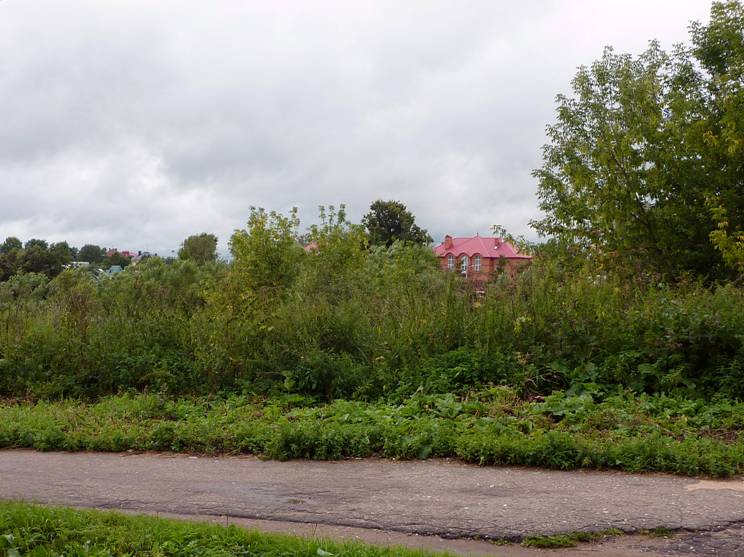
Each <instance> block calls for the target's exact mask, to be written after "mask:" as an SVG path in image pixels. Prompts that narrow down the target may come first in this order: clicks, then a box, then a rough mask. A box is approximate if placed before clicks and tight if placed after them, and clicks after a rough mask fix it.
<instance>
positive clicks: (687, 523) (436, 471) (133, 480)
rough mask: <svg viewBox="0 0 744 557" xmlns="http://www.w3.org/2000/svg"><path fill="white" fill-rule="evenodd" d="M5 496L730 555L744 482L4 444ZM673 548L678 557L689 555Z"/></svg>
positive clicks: (1, 484) (0, 489) (742, 512)
mask: <svg viewBox="0 0 744 557" xmlns="http://www.w3.org/2000/svg"><path fill="white" fill-rule="evenodd" d="M0 499H20V500H26V501H35V502H40V503H54V504H61V505H70V506H78V507H96V508H110V509H121V510H126V511H131V512H143V513H153V514H154V513H163V514H172V515H179V516H182V515H190V516H201V517H215V518H216V519H217V520H222V518H220V517H225V518H224V519H225V520H229V519H228V518H227V517H232V520H233V521H237V520H243V521H247V522H250V521H251V520H253V521H263V522H267V523H268V522H276V523H277V524H279V523H282V524H297V525H301V524H311V525H315V526H314V528H318V525H319V526H320V527H326V528H331V529H332V528H342V529H343V528H351V529H356V530H360V529H364V530H370V529H371V530H370V531H377V532H386V533H389V534H391V535H392V533H399V534H401V535H410V534H417V535H436V536H440V537H444V538H481V539H504V538H505V539H512V540H516V539H519V538H521V537H522V536H525V535H548V534H555V533H561V532H570V531H577V530H585V531H588V530H605V529H608V528H619V529H621V530H623V531H625V532H637V531H639V530H650V529H654V528H657V527H664V528H671V529H685V530H692V531H696V532H698V533H695V534H689V535H687V538H685V536H681V537H678V538H677V539H676V540H673V542H674V543H678V544H684V543H686V542H685V540H686V539H692V538H690V536H693V535H695V536H698V538H699V537H700V536H708V537H709V538H710V540H714V541H715V540H718V541H717V542H716V543H718V544H719V545H720V544H724V545H725V544H728V545H727V546H726V547H729V548H733V551H736V550H737V541H736V539H737V538H744V529H741V528H740V527H741V525H744V479H734V480H726V481H714V480H700V479H694V478H683V477H676V476H669V475H663V474H624V473H619V472H592V471H575V472H559V471H549V470H539V469H528V468H497V467H477V466H472V465H468V464H463V463H459V462H455V461H445V460H427V461H413V462H411V461H407V462H401V461H390V460H376V459H364V460H348V461H338V462H319V461H291V462H275V461H262V460H259V459H256V458H253V457H204V456H200V457H194V456H185V455H171V454H168V455H163V454H106V453H55V452H51V453H39V452H34V451H27V450H11V451H0ZM285 530H286V529H285ZM329 531H331V530H329ZM716 531H723V532H724V533H723V534H721V533H716ZM701 532H702V533H701ZM732 532H733V534H732ZM331 533H332V531H331ZM393 537H394V536H393ZM701 539H702V538H701ZM721 539H723V542H721V541H720V540H721ZM732 540H733V541H732ZM741 541H742V545H741V547H740V549H741V552H742V553H741V554H744V539H743V540H741ZM393 543H399V542H396V541H393ZM633 543H635V542H633ZM671 543H672V542H670V543H669V544H667V546H668V547H670V548H672V550H673V551H674V554H680V553H684V551H685V549H684V547H682V546H681V545H680V546H679V547H677V548H676V550H675V549H674V546H673V545H670V544H671ZM701 543H702V542H701ZM625 545H628V543H625ZM631 545H632V544H631ZM657 545H658V544H657ZM654 547H655V549H656V550H659V551H661V549H659V548H660V547H661V546H658V547H657V546H654ZM690 547H692V546H690ZM721 547H723V546H721ZM445 548H447V547H445ZM700 548H702V549H701V550H700V551H696V552H695V553H697V554H700V553H705V551H703V549H705V547H704V544H703V545H700ZM471 549H473V548H472V547H471ZM648 549H651V548H650V546H649V548H647V550H648ZM662 549H663V548H662ZM455 550H456V549H455ZM672 550H670V551H672ZM475 552H476V553H477V551H475ZM501 553H502V554H503V553H504V552H503V551H501ZM604 553H605V554H609V553H607V552H604ZM617 554H618V555H620V554H621V553H617ZM622 554H623V555H625V554H628V555H630V554H631V553H622ZM634 554H635V553H634ZM646 554H648V553H646ZM711 554H714V553H711ZM717 554H721V555H722V554H724V552H719V553H717ZM731 555H739V553H731Z"/></svg>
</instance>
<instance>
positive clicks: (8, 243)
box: [0, 236, 23, 253]
mask: <svg viewBox="0 0 744 557" xmlns="http://www.w3.org/2000/svg"><path fill="white" fill-rule="evenodd" d="M20 249H23V244H22V243H21V241H20V240H19V239H18V238H16V237H15V236H8V237H7V238H5V241H4V242H3V243H2V244H0V253H10V252H11V251H13V250H20Z"/></svg>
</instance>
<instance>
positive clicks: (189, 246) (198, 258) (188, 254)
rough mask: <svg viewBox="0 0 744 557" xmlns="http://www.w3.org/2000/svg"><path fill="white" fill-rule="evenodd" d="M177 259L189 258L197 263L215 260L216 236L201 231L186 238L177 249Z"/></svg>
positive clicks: (202, 263) (201, 263)
mask: <svg viewBox="0 0 744 557" xmlns="http://www.w3.org/2000/svg"><path fill="white" fill-rule="evenodd" d="M178 257H179V259H190V260H192V261H193V262H194V263H196V264H197V265H204V264H205V263H209V262H211V261H216V260H217V236H215V235H214V234H209V233H207V232H202V233H201V234H194V235H192V236H189V237H188V238H186V239H185V240H184V241H183V243H182V244H181V249H179V250H178Z"/></svg>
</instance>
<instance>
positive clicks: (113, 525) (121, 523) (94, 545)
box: [0, 502, 444, 557]
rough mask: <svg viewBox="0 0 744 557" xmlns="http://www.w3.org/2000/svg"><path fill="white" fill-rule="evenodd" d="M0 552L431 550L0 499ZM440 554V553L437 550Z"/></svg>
mask: <svg viewBox="0 0 744 557" xmlns="http://www.w3.org/2000/svg"><path fill="white" fill-rule="evenodd" d="M0 532H2V534H1V535H0V552H2V553H3V554H7V555H8V557H21V556H23V557H25V556H36V557H52V556H56V555H86V556H91V557H109V556H111V555H119V556H135V555H136V556H145V557H150V556H151V557H170V556H172V557H176V556H177V557H192V556H193V557H196V556H199V557H234V556H243V557H259V556H260V557H333V556H335V555H338V556H344V557H393V556H398V555H400V556H402V557H426V556H427V555H431V556H432V557H433V555H435V554H433V553H428V552H424V551H412V550H407V549H404V548H400V547H389V548H385V547H373V546H367V545H363V544H360V543H357V542H346V543H341V542H333V541H330V540H324V539H318V538H314V539H306V538H299V537H292V536H283V535H278V534H264V533H261V532H258V531H253V530H244V529H242V528H238V527H236V526H227V527H224V526H217V525H213V524H199V523H194V522H182V521H176V520H166V519H161V518H154V517H145V516H127V515H123V514H120V513H114V512H100V511H90V510H73V509H66V508H61V507H42V506H38V505H29V504H26V503H8V502H3V503H0ZM438 555H442V556H443V557H444V554H438Z"/></svg>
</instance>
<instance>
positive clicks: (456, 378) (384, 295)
mask: <svg viewBox="0 0 744 557" xmlns="http://www.w3.org/2000/svg"><path fill="white" fill-rule="evenodd" d="M256 226H258V225H256ZM261 226H268V225H267V224H266V222H264V223H263V224H262V225H261ZM245 234H246V235H247V236H246V237H247V238H248V240H250V238H251V236H250V235H251V234H253V231H252V230H248V231H247V232H245ZM277 234H278V233H277ZM277 234H274V235H273V236H271V235H269V236H267V235H264V236H261V238H263V237H267V238H272V237H274V236H277ZM316 237H317V238H318V240H319V245H320V250H319V251H317V252H314V253H305V252H304V251H303V250H302V249H301V248H300V247H299V245H297V244H296V243H293V242H287V241H282V242H279V243H276V245H273V244H271V242H269V241H268V240H267V241H266V242H268V244H267V243H266V242H264V243H254V244H250V242H248V240H246V241H245V242H243V244H241V245H244V244H245V245H249V247H250V248H251V250H253V251H255V250H261V249H264V250H268V251H271V250H283V252H286V253H283V254H282V253H280V254H278V255H277V254H273V255H272V257H271V258H270V259H266V258H261V257H260V256H261V253H257V254H256V253H253V251H252V252H251V253H252V256H251V257H250V258H241V257H240V254H239V253H237V254H236V257H235V259H234V261H233V262H232V263H231V264H229V265H228V264H225V263H219V264H214V265H210V266H205V267H199V266H196V265H194V264H193V263H190V262H188V261H178V262H175V263H172V264H166V263H165V262H164V261H162V260H159V259H156V258H155V259H151V260H148V261H145V262H143V263H141V264H140V265H138V266H136V267H133V268H130V269H128V270H127V271H126V272H124V273H121V274H120V275H118V276H116V277H114V278H111V279H107V280H100V281H96V280H94V279H93V278H91V277H90V276H89V275H87V274H86V273H85V272H81V271H66V272H64V273H62V274H61V275H59V276H58V277H57V278H55V279H54V280H52V281H51V282H50V281H47V280H46V279H45V278H43V277H41V276H38V275H19V276H16V277H13V278H12V279H11V280H10V281H7V282H4V283H0V396H6V397H31V398H59V397H69V396H74V397H99V396H103V395H107V394H112V393H116V392H118V391H120V390H122V389H125V390H126V389H135V390H140V391H142V390H156V391H162V392H167V393H172V394H188V393H194V394H198V393H201V394H204V393H208V392H216V391H224V390H229V391H232V392H242V393H246V394H257V393H273V394H281V393H298V394H303V395H311V396H314V397H317V398H318V399H324V400H330V399H334V398H340V397H344V398H352V399H363V400H376V399H379V398H385V399H389V400H401V399H403V398H405V397H408V396H410V395H411V394H412V393H414V392H416V391H422V392H428V393H445V392H455V393H461V392H465V391H467V390H468V389H471V388H473V387H475V386H479V385H498V384H504V385H511V386H513V387H515V388H516V389H517V391H518V392H519V393H520V395H522V396H525V397H528V396H536V395H545V394H548V393H550V392H551V391H552V390H554V389H572V392H574V393H580V392H584V391H588V392H592V393H595V394H596V393H602V392H610V391H612V390H613V389H614V388H615V387H617V386H621V387H623V388H628V389H631V390H633V391H636V392H648V393H656V392H665V393H677V394H684V395H685V396H688V397H709V398H710V397H714V396H727V397H734V398H742V397H744V333H743V331H744V290H742V289H741V288H740V287H736V286H733V285H724V286H707V285H703V284H701V283H699V282H695V281H688V282H681V283H677V284H674V285H670V284H660V283H654V282H652V281H650V280H637V281H628V280H621V279H619V278H616V277H615V276H610V275H605V274H602V273H599V272H597V271H596V270H594V269H592V267H591V266H590V265H566V264H565V262H564V261H561V260H557V259H555V258H547V257H546V258H542V259H541V258H538V259H537V260H536V261H535V262H534V263H533V264H532V265H531V267H530V268H528V269H527V270H525V271H524V272H522V273H521V274H519V275H518V276H517V277H511V276H508V275H501V276H498V277H494V280H493V281H492V282H491V283H489V284H488V287H487V288H486V292H485V294H484V295H482V296H481V295H476V293H475V292H473V290H472V289H471V288H470V286H469V285H468V283H467V282H465V281H463V280H462V279H461V278H460V277H458V276H455V275H453V274H450V273H444V272H441V271H440V270H439V269H438V267H437V264H436V261H435V260H434V258H433V256H432V255H431V253H430V251H429V250H428V248H425V247H416V246H405V245H399V244H396V245H394V246H393V247H391V248H389V249H377V250H371V251H369V250H367V249H366V248H365V247H364V245H363V242H362V241H360V239H359V237H358V236H357V235H355V233H354V231H353V229H351V228H349V227H344V226H339V225H334V226H327V227H326V228H325V229H323V230H319V231H318V230H316ZM264 244H266V245H264ZM246 249H247V248H246ZM269 260H270V261H271V262H272V265H273V266H276V265H279V266H282V265H284V266H291V272H288V271H287V270H286V269H274V267H273V266H271V265H270V266H265V265H264V266H263V267H261V268H258V267H257V266H260V265H263V263H264V262H265V261H269ZM272 273H273V274H272Z"/></svg>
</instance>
